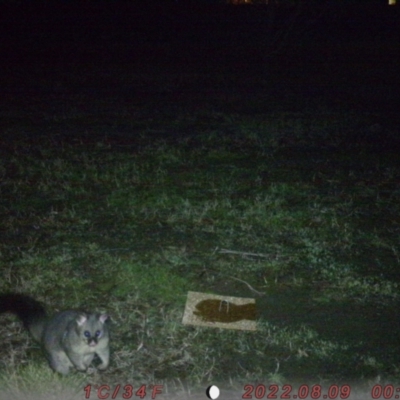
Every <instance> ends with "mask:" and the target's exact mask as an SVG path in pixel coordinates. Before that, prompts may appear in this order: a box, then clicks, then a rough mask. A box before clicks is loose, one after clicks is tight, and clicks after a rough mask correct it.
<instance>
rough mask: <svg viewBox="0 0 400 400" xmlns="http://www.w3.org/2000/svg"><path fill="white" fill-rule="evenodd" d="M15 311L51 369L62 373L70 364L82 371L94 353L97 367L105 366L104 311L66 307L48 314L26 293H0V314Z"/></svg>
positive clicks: (107, 348) (102, 368)
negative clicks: (52, 314) (98, 360)
mask: <svg viewBox="0 0 400 400" xmlns="http://www.w3.org/2000/svg"><path fill="white" fill-rule="evenodd" d="M5 312H11V313H14V314H16V315H17V316H18V317H19V318H20V319H21V320H22V322H23V324H24V326H25V328H26V329H28V330H29V332H30V333H31V335H32V336H33V338H34V339H35V340H36V341H37V342H39V343H40V344H41V345H42V346H43V349H44V351H45V352H46V355H47V357H48V360H49V363H50V366H51V368H53V370H54V371H57V372H59V373H61V374H63V375H66V374H68V372H69V370H70V368H71V367H75V368H76V369H78V370H79V371H86V370H87V369H88V367H89V365H90V364H91V363H92V361H93V358H94V356H95V354H97V356H98V357H99V358H100V360H101V364H100V365H98V367H97V368H98V369H100V370H104V369H106V368H107V367H108V364H109V360H110V347H109V331H108V328H107V324H106V321H107V320H108V315H107V314H96V313H86V312H82V311H75V310H67V311H61V312H59V313H57V314H55V315H54V316H53V317H48V316H47V314H46V311H45V309H44V307H43V306H42V304H41V303H39V302H38V301H36V300H35V299H33V298H31V297H30V296H26V295H22V294H15V293H8V294H3V295H0V313H5Z"/></svg>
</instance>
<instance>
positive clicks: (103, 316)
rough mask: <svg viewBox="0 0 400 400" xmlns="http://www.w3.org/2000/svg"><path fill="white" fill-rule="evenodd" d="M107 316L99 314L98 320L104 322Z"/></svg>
mask: <svg viewBox="0 0 400 400" xmlns="http://www.w3.org/2000/svg"><path fill="white" fill-rule="evenodd" d="M108 318H109V316H108V314H101V315H100V317H99V321H100V322H101V323H102V324H104V322H106V321H107V320H108Z"/></svg>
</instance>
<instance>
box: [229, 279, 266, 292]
mask: <svg viewBox="0 0 400 400" xmlns="http://www.w3.org/2000/svg"><path fill="white" fill-rule="evenodd" d="M228 277H229V278H232V279H234V280H235V281H239V282H242V283H244V284H245V285H247V287H248V288H249V289H250V290H251V291H252V292H254V293H256V294H258V295H259V296H265V295H266V293H263V292H259V291H258V290H256V289H254V288H253V287H252V286H251V285H250V284H249V283H247V282H246V281H243V280H242V279H239V278H235V277H234V276H230V275H229V276H228Z"/></svg>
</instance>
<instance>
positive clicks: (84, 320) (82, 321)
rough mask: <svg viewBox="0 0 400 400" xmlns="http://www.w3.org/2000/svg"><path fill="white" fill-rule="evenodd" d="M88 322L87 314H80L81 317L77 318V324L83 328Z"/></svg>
mask: <svg viewBox="0 0 400 400" xmlns="http://www.w3.org/2000/svg"><path fill="white" fill-rule="evenodd" d="M86 321H87V315H85V314H79V315H78V316H77V317H76V323H77V324H78V325H79V326H82V325H83V324H84V323H85V322H86Z"/></svg>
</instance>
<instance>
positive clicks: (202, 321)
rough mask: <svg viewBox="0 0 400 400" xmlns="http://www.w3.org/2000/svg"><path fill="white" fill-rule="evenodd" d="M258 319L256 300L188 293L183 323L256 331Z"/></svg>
mask: <svg viewBox="0 0 400 400" xmlns="http://www.w3.org/2000/svg"><path fill="white" fill-rule="evenodd" d="M256 318H257V315H256V301H255V299H250V298H245V297H232V296H219V295H216V294H215V295H214V294H208V293H199V292H188V296H187V301H186V307H185V312H184V314H183V319H182V323H183V324H185V325H198V326H209V327H214V328H224V329H240V330H246V331H255V330H256V329H257V323H256Z"/></svg>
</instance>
